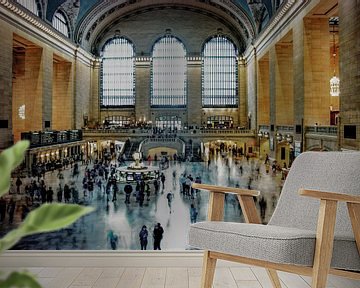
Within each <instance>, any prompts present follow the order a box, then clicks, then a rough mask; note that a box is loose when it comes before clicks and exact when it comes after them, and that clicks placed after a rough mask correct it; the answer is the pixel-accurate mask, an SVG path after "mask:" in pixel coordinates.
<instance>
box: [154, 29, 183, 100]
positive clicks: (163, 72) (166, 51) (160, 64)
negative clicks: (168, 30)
mask: <svg viewBox="0 0 360 288" xmlns="http://www.w3.org/2000/svg"><path fill="white" fill-rule="evenodd" d="M151 80H152V81H151V106H152V107H184V106H186V50H185V46H184V44H183V43H182V42H180V40H178V39H177V38H176V37H174V36H171V35H166V36H164V37H163V38H161V39H160V40H158V41H157V42H156V43H155V45H154V47H153V52H152V79H151Z"/></svg>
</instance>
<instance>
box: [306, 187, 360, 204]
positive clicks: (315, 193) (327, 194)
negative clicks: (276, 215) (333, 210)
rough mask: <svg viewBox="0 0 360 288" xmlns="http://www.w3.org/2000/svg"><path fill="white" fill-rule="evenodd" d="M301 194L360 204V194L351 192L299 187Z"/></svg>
mask: <svg viewBox="0 0 360 288" xmlns="http://www.w3.org/2000/svg"><path fill="white" fill-rule="evenodd" d="M299 194H300V195H302V196H308V197H313V198H318V199H321V200H332V201H343V202H349V203H356V204H360V196H354V195H349V194H340V193H333V192H326V191H317V190H308V189H299Z"/></svg>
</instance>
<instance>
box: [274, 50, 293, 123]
mask: <svg viewBox="0 0 360 288" xmlns="http://www.w3.org/2000/svg"><path fill="white" fill-rule="evenodd" d="M275 50H276V63H275V78H276V79H275V89H276V92H275V93H276V99H275V102H276V108H275V114H276V115H275V119H276V125H293V123H294V111H293V107H294V96H293V82H294V81H293V59H292V58H293V47H292V45H290V44H287V43H280V44H278V45H276V46H275Z"/></svg>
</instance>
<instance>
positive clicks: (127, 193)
mask: <svg viewBox="0 0 360 288" xmlns="http://www.w3.org/2000/svg"><path fill="white" fill-rule="evenodd" d="M132 191H133V188H132V186H131V185H130V182H127V183H126V185H125V187H124V192H125V204H130V195H131V192H132Z"/></svg>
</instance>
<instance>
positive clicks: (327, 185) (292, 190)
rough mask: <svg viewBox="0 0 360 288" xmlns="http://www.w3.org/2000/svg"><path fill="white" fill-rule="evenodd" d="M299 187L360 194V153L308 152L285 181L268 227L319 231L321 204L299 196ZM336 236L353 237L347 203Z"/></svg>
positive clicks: (339, 215) (341, 206)
mask: <svg viewBox="0 0 360 288" xmlns="http://www.w3.org/2000/svg"><path fill="white" fill-rule="evenodd" d="M300 188H305V189H313V190H320V191H328V192H336V193H346V194H352V195H360V152H305V153H302V154H300V156H298V157H297V158H296V159H295V161H294V163H293V165H292V166H291V169H290V172H289V174H288V176H287V179H286V180H285V183H284V186H283V189H282V191H281V196H280V198H279V201H278V204H277V207H276V209H275V211H274V214H273V216H272V218H271V220H270V222H269V225H278V226H283V227H294V228H299V229H307V230H313V231H315V230H316V225H317V219H318V212H319V205H320V201H319V200H317V199H315V198H309V197H305V196H300V195H299V194H298V191H299V189H300ZM335 235H341V236H345V237H351V238H353V237H354V236H353V232H352V228H351V223H350V218H349V215H348V211H347V206H346V204H345V203H339V205H338V211H337V216H336V226H335Z"/></svg>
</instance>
